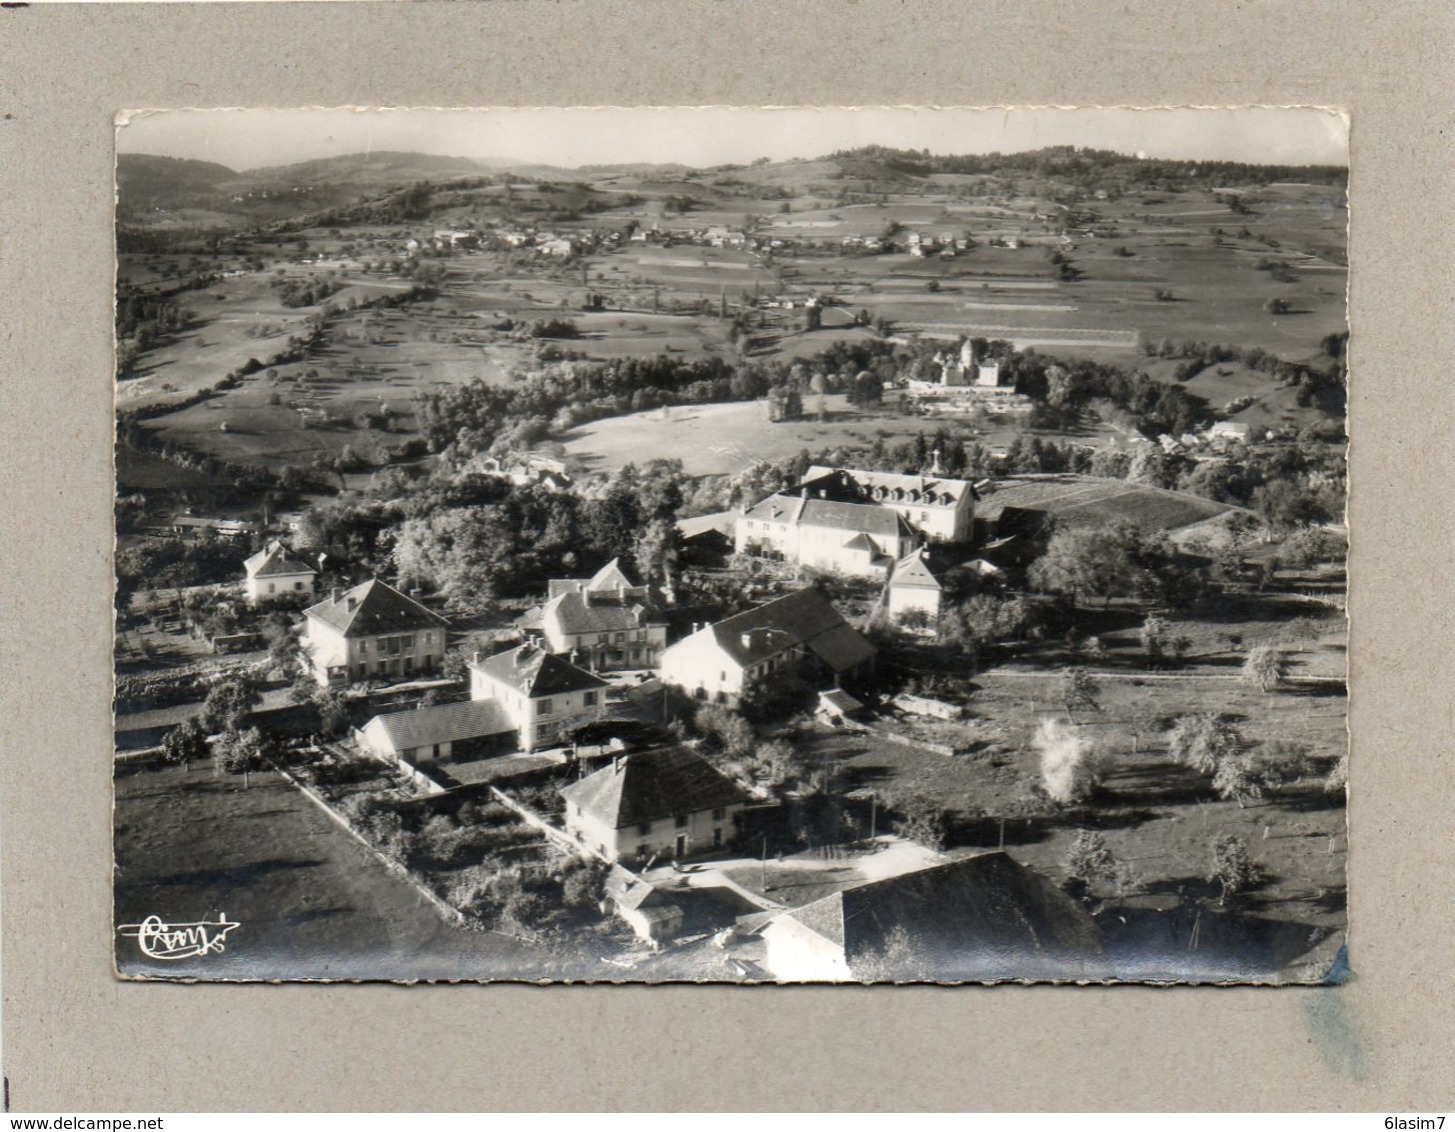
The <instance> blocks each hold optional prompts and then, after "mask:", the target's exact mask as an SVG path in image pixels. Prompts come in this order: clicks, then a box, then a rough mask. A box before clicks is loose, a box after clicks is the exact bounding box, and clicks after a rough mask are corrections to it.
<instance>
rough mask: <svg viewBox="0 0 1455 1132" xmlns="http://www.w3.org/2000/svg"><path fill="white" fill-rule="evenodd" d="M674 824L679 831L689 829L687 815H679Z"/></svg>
mask: <svg viewBox="0 0 1455 1132" xmlns="http://www.w3.org/2000/svg"><path fill="white" fill-rule="evenodd" d="M673 824H674V825H676V826H677V828H678V829H686V828H687V815H686V814H678V815H677V817H676V819H675V821H674V823H673Z"/></svg>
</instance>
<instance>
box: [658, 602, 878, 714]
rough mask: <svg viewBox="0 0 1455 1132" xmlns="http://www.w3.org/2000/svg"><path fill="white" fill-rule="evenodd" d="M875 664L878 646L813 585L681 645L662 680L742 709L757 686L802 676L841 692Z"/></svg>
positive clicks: (667, 656) (670, 655)
mask: <svg viewBox="0 0 1455 1132" xmlns="http://www.w3.org/2000/svg"><path fill="white" fill-rule="evenodd" d="M873 659H874V646H873V645H871V644H870V643H869V642H868V641H867V640H865V639H864V637H863V636H861V635H860V634H859V633H858V632H857V631H855V630H854V629H853V628H852V627H851V626H850V625H849V623H848V622H847V621H845V620H844V619H843V617H842V616H840V614H839V611H838V610H837V609H835V608H834V607H833V604H832V603H831V602H830V601H829V599H828V598H826V597H824V596H823V594H821V593H819V591H818V590H816V589H814V588H813V587H811V586H810V587H808V588H807V589H802V590H796V591H795V592H793V593H791V594H788V595H787V596H785V597H780V598H778V599H777V600H775V601H770V602H768V603H767V604H766V605H760V606H759V607H758V608H757V609H750V610H747V611H746V612H744V613H739V614H737V615H736V616H735V617H729V618H727V620H725V621H719V622H718V623H717V624H715V625H708V626H705V627H704V628H702V629H699V630H698V631H697V632H695V633H693V634H692V635H691V636H689V637H686V638H684V639H683V640H681V641H678V642H677V643H676V644H675V645H673V646H672V647H671V648H669V649H667V650H666V651H665V652H664V653H662V681H663V682H664V683H667V684H672V685H675V686H676V687H679V688H682V689H683V690H684V691H686V692H687V693H688V694H689V695H691V696H692V697H693V698H694V699H697V700H702V701H709V700H710V701H712V702H714V703H720V704H727V705H729V706H733V707H736V706H737V704H738V703H739V701H740V699H741V697H742V695H743V692H744V690H745V689H747V688H749V687H750V686H751V685H752V684H754V683H755V682H757V681H760V680H764V679H768V678H775V679H783V678H787V677H800V678H803V679H807V680H809V681H810V682H811V683H817V684H820V685H822V684H832V685H835V686H837V685H838V684H839V683H840V682H841V681H844V680H853V679H855V678H857V677H858V676H860V675H862V674H863V673H864V672H865V671H866V670H867V669H868V668H869V667H870V665H871V664H872V662H873Z"/></svg>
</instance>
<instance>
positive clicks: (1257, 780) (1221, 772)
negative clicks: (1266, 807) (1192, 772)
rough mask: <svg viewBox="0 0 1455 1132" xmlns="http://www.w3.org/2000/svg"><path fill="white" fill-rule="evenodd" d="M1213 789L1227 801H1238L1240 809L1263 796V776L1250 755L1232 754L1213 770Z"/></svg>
mask: <svg viewBox="0 0 1455 1132" xmlns="http://www.w3.org/2000/svg"><path fill="white" fill-rule="evenodd" d="M1212 786H1213V790H1215V791H1216V792H1217V795H1218V797H1219V798H1221V799H1223V801H1225V802H1237V803H1238V809H1240V810H1241V809H1242V808H1243V803H1244V802H1246V801H1248V800H1249V799H1252V798H1261V797H1263V777H1262V775H1261V774H1260V773H1259V771H1258V767H1257V765H1256V764H1255V763H1254V762H1253V759H1252V757H1251V756H1249V755H1231V756H1229V757H1227V758H1225V759H1223V760H1221V761H1220V762H1219V763H1218V766H1217V770H1215V771H1214V772H1213V780H1212Z"/></svg>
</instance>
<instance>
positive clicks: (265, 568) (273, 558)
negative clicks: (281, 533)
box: [243, 539, 318, 578]
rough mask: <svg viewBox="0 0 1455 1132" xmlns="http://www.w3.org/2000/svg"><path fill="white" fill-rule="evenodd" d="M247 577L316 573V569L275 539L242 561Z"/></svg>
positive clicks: (274, 576)
mask: <svg viewBox="0 0 1455 1132" xmlns="http://www.w3.org/2000/svg"><path fill="white" fill-rule="evenodd" d="M243 569H244V570H246V571H247V575H248V577H249V578H276V577H279V576H280V575H288V574H316V573H318V571H317V570H315V569H314V568H313V565H312V564H311V563H309V562H308V561H307V560H306V559H303V558H301V557H299V556H298V555H295V554H294V553H293V551H291V550H290V549H288V547H287V546H285V545H284V544H283V543H281V542H279V541H278V540H277V539H274V540H273V541H271V542H269V543H268V545H267V546H265V547H263V549H262V550H260V551H258V552H257V553H256V554H254V555H253V556H252V557H251V558H249V559H247V561H245V562H244V563H243Z"/></svg>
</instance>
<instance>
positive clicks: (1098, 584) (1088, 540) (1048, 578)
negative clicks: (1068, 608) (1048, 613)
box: [1030, 521, 1141, 604]
mask: <svg viewBox="0 0 1455 1132" xmlns="http://www.w3.org/2000/svg"><path fill="white" fill-rule="evenodd" d="M1140 543H1141V531H1140V530H1139V529H1138V528H1137V526H1136V525H1135V524H1134V523H1130V522H1126V521H1115V522H1112V523H1108V524H1106V525H1105V526H1102V527H1085V528H1081V527H1077V528H1064V529H1062V530H1058V531H1057V532H1056V533H1055V534H1053V535H1052V536H1051V539H1050V541H1049V542H1048V543H1047V544H1046V550H1045V552H1044V553H1043V554H1042V555H1041V556H1040V557H1039V558H1037V559H1036V561H1035V562H1033V563H1032V564H1031V570H1030V582H1031V584H1032V585H1033V586H1035V587H1036V588H1037V589H1040V590H1044V591H1049V592H1051V593H1066V594H1070V595H1071V596H1072V597H1073V598H1076V597H1082V596H1085V597H1099V598H1102V599H1103V600H1104V601H1105V602H1106V603H1107V604H1110V603H1111V599H1112V598H1113V597H1121V596H1127V595H1131V594H1134V593H1136V592H1137V589H1138V586H1139V584H1140V582H1141V570H1140V568H1139V566H1138V564H1137V560H1136V553H1137V550H1138V548H1139V546H1140Z"/></svg>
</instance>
